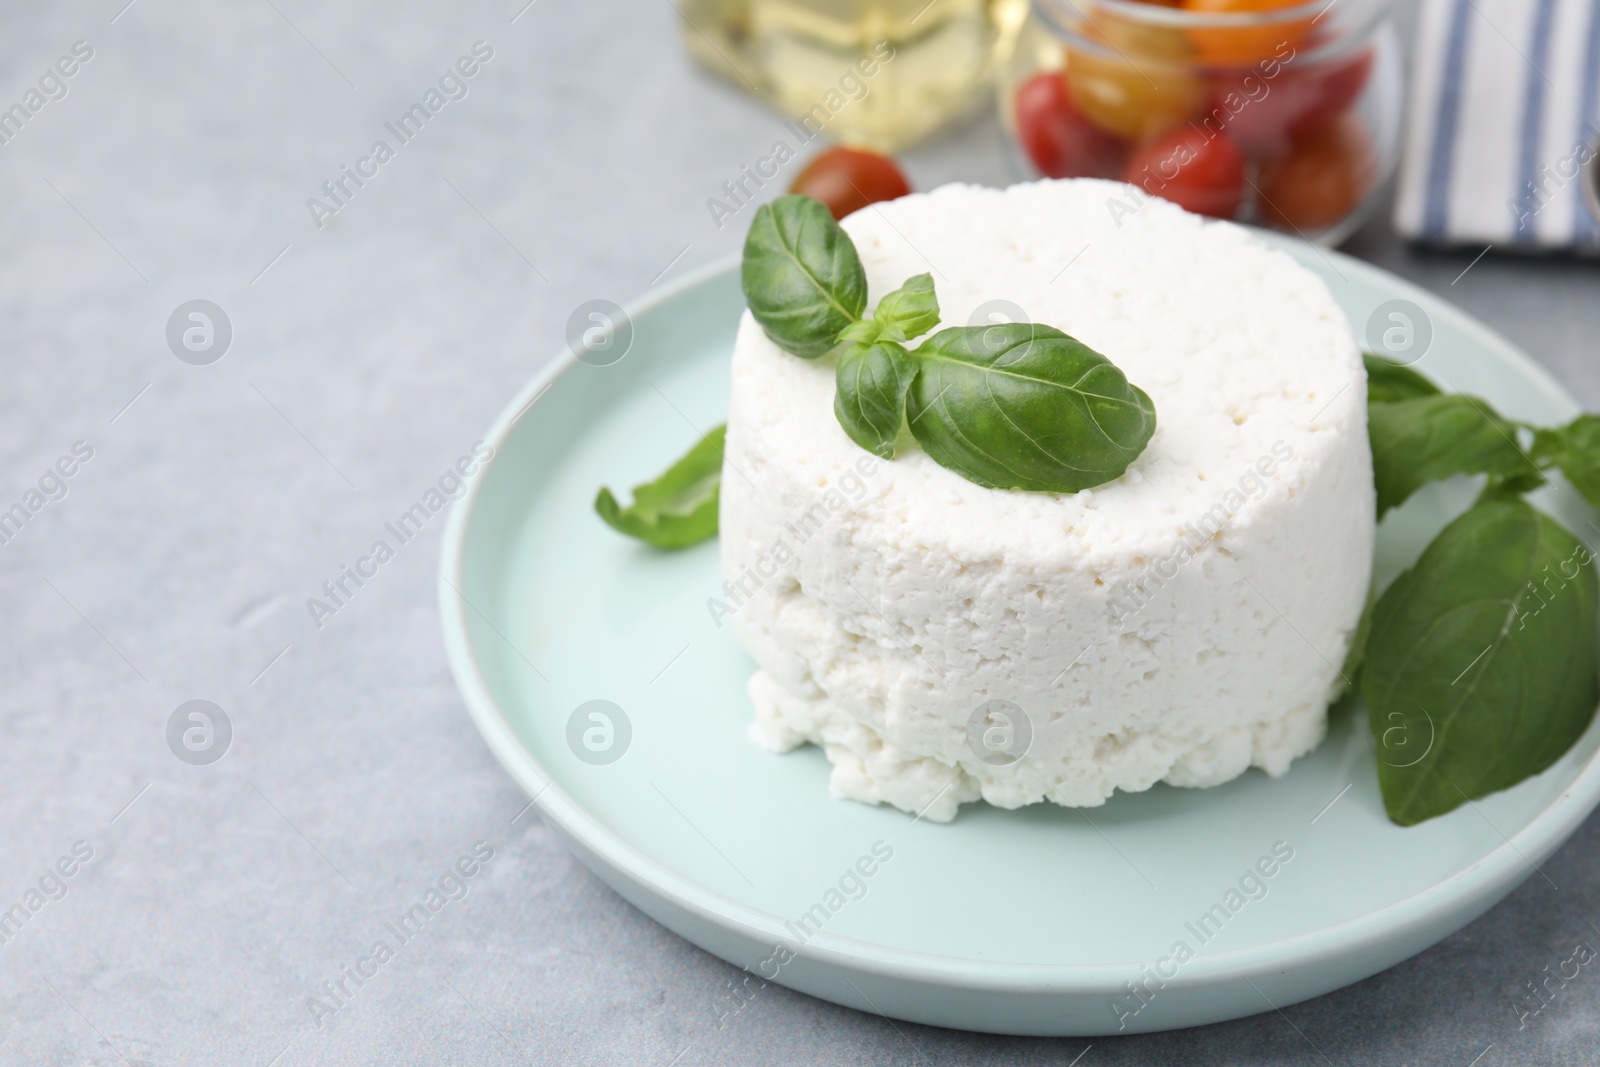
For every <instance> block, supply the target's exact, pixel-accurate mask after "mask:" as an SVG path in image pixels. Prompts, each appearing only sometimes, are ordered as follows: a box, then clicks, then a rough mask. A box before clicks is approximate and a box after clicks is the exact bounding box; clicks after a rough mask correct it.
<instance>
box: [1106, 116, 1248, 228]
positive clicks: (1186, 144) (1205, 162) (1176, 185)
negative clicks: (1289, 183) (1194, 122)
mask: <svg viewBox="0 0 1600 1067" xmlns="http://www.w3.org/2000/svg"><path fill="white" fill-rule="evenodd" d="M1123 181H1126V182H1130V183H1132V184H1134V185H1137V186H1138V187H1139V188H1141V189H1143V190H1144V191H1145V192H1147V193H1149V194H1151V195H1152V196H1159V197H1161V198H1162V199H1165V200H1170V201H1172V202H1173V203H1174V204H1177V205H1178V206H1179V207H1181V208H1183V209H1184V210H1186V211H1193V212H1195V213H1196V214H1199V215H1212V216H1215V217H1217V218H1220V219H1231V218H1233V217H1235V216H1236V215H1237V214H1238V213H1239V205H1240V204H1241V203H1242V202H1243V201H1244V191H1245V159H1244V153H1242V152H1240V151H1239V149H1238V146H1236V145H1235V144H1234V143H1233V142H1232V141H1230V140H1228V139H1227V138H1226V137H1222V136H1220V135H1212V136H1207V135H1206V133H1204V132H1203V131H1201V130H1197V129H1195V128H1194V127H1192V126H1185V127H1184V128H1182V129H1179V130H1173V131H1172V132H1171V133H1168V134H1167V135H1166V136H1164V137H1159V138H1157V139H1156V140H1154V141H1152V142H1150V143H1149V144H1147V145H1145V146H1144V147H1143V148H1141V149H1139V151H1137V152H1135V153H1134V154H1133V158H1132V159H1130V160H1129V161H1128V169H1127V171H1126V172H1125V173H1124V174H1123Z"/></svg>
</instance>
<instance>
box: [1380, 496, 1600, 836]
mask: <svg viewBox="0 0 1600 1067" xmlns="http://www.w3.org/2000/svg"><path fill="white" fill-rule="evenodd" d="M1591 563H1592V557H1591V556H1590V554H1589V550H1588V549H1587V548H1585V547H1584V546H1583V545H1582V544H1581V543H1580V542H1579V541H1578V540H1577V539H1576V538H1575V537H1573V536H1572V535H1571V534H1570V533H1568V532H1567V531H1566V530H1565V529H1563V528H1562V527H1561V526H1560V525H1559V524H1558V523H1556V522H1555V520H1553V519H1551V518H1550V517H1549V516H1547V515H1545V514H1543V513H1542V512H1539V511H1537V510H1535V509H1534V508H1533V507H1531V506H1530V505H1529V504H1527V503H1526V502H1525V501H1522V500H1501V501H1493V502H1490V503H1485V504H1479V505H1477V506H1475V507H1473V508H1470V509H1469V510H1468V511H1467V512H1466V513H1465V514H1463V515H1462V516H1461V517H1460V518H1458V519H1456V520H1455V521H1454V522H1452V523H1451V524H1450V525H1449V526H1446V527H1445V528H1444V530H1443V532H1441V533H1440V534H1439V536H1438V537H1437V538H1435V539H1434V541H1433V543H1432V544H1430V545H1429V546H1428V547H1427V549H1426V550H1424V551H1423V553H1422V557H1421V558H1420V559H1419V560H1417V562H1416V564H1415V565H1414V566H1413V567H1412V568H1411V569H1410V570H1409V571H1406V572H1405V573H1404V574H1402V575H1401V576H1400V577H1399V578H1398V579H1396V580H1395V582H1394V584H1393V585H1391V586H1390V587H1389V589H1388V590H1387V591H1386V592H1385V593H1384V594H1383V596H1382V598H1381V599H1379V601H1378V605H1377V607H1376V608H1375V609H1374V610H1373V616H1372V631H1371V636H1370V639H1369V640H1368V642H1367V660H1366V664H1365V665H1364V666H1363V668H1362V690H1363V692H1364V694H1365V695H1366V698H1367V714H1368V721H1369V723H1370V725H1371V727H1372V733H1373V736H1374V737H1375V738H1377V739H1378V783H1379V785H1380V786H1381V787H1382V790H1383V803H1384V808H1385V809H1386V810H1387V811H1388V813H1389V818H1390V819H1392V820H1393V821H1394V822H1396V823H1399V824H1400V825H1402V826H1412V825H1415V824H1416V823H1419V822H1422V821H1423V820H1425V819H1431V818H1433V817H1434V816H1436V815H1443V814H1444V813H1445V812H1447V811H1451V810H1453V809H1454V808H1456V807H1458V806H1459V805H1461V804H1463V803H1465V802H1466V800H1468V799H1476V798H1478V797H1482V796H1485V795H1487V794H1489V793H1493V792H1495V791H1497V790H1500V789H1507V788H1510V787H1511V786H1513V785H1515V784H1517V783H1518V782H1520V781H1522V780H1523V779H1525V778H1528V777H1530V776H1532V775H1535V774H1538V773H1539V772H1540V771H1542V770H1544V769H1545V768H1547V767H1549V766H1550V765H1551V764H1552V763H1554V762H1555V761H1556V760H1557V759H1558V758H1559V757H1560V756H1561V754H1562V753H1564V752H1566V751H1567V749H1568V748H1570V747H1571V746H1572V744H1573V743H1574V742H1575V741H1577V739H1578V737H1579V736H1580V735H1581V734H1582V733H1583V732H1584V730H1585V729H1587V727H1588V725H1589V722H1590V720H1591V719H1592V718H1593V717H1594V711H1595V701H1596V699H1597V696H1600V693H1597V689H1596V681H1595V637H1596V623H1595V619H1596V600H1597V589H1596V582H1595V575H1594V570H1593V568H1592V567H1591V566H1590V564H1591Z"/></svg>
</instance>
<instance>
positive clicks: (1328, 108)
mask: <svg viewBox="0 0 1600 1067" xmlns="http://www.w3.org/2000/svg"><path fill="white" fill-rule="evenodd" d="M1371 74H1372V51H1371V50H1370V49H1362V50H1361V51H1359V52H1356V53H1354V54H1352V55H1348V56H1341V57H1339V58H1338V59H1335V60H1331V61H1329V62H1326V63H1317V64H1315V65H1313V66H1308V67H1299V66H1296V65H1295V64H1294V62H1293V61H1292V60H1291V61H1290V62H1288V63H1278V62H1277V61H1276V60H1269V61H1267V63H1264V64H1262V65H1261V66H1260V68H1259V69H1258V68H1250V69H1248V70H1242V71H1240V70H1235V71H1227V72H1224V73H1220V74H1218V75H1217V76H1215V77H1214V78H1213V79H1212V85H1213V87H1214V89H1215V92H1216V95H1215V96H1214V97H1213V99H1212V110H1211V111H1210V112H1208V113H1207V119H1208V120H1211V121H1212V122H1213V124H1221V125H1223V126H1224V127H1225V128H1226V129H1227V131H1228V136H1229V137H1231V138H1232V139H1233V140H1234V141H1235V142H1237V143H1238V144H1239V146H1240V147H1241V148H1243V149H1244V150H1245V151H1246V152H1249V153H1251V154H1252V155H1258V156H1274V155H1282V154H1283V153H1285V152H1287V151H1288V150H1289V148H1290V147H1291V145H1292V144H1293V143H1294V141H1295V140H1296V139H1298V138H1300V137H1303V136H1305V135H1306V134H1309V133H1310V132H1312V131H1313V130H1315V129H1317V128H1318V127H1320V126H1324V125H1326V124H1327V123H1329V122H1331V121H1332V120H1333V119H1334V118H1335V117H1337V116H1338V115H1339V113H1340V112H1342V111H1344V110H1346V109H1347V108H1349V107H1350V105H1351V104H1354V103H1355V102H1356V100H1357V99H1358V98H1359V97H1360V96H1361V91H1362V90H1363V89H1365V88H1366V86H1367V79H1368V78H1369V77H1370V76H1371Z"/></svg>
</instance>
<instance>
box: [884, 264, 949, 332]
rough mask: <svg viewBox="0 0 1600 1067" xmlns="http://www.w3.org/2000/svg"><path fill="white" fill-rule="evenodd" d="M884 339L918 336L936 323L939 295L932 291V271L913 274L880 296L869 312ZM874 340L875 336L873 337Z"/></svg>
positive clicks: (937, 321) (937, 322) (937, 319)
mask: <svg viewBox="0 0 1600 1067" xmlns="http://www.w3.org/2000/svg"><path fill="white" fill-rule="evenodd" d="M872 319H873V321H874V322H876V323H877V324H878V325H879V327H880V330H881V332H880V333H879V335H878V336H880V337H882V338H884V339H885V340H888V341H907V340H910V339H911V338H913V337H920V336H922V335H923V334H925V333H927V332H928V331H929V330H931V329H933V328H934V327H935V326H937V325H939V298H938V297H937V296H935V295H934V292H933V275H931V274H914V275H912V276H911V277H910V278H907V279H906V283H905V284H904V285H902V286H901V287H900V288H898V289H896V290H895V291H894V292H892V293H890V294H889V295H888V296H886V297H884V298H883V299H882V300H880V301H878V307H877V309H876V310H875V311H873V313H872ZM874 340H876V338H874Z"/></svg>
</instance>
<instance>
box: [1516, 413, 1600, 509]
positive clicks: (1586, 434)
mask: <svg viewBox="0 0 1600 1067" xmlns="http://www.w3.org/2000/svg"><path fill="white" fill-rule="evenodd" d="M1531 451H1532V453H1533V458H1534V461H1535V462H1536V463H1538V464H1539V465H1540V466H1546V465H1548V464H1551V463H1553V464H1555V466H1557V467H1559V468H1560V470H1561V473H1562V474H1565V475H1566V476H1567V481H1569V482H1571V483H1572V487H1573V488H1574V489H1576V490H1577V491H1578V492H1580V493H1582V494H1583V498H1584V499H1585V500H1587V501H1588V502H1589V503H1591V504H1593V505H1594V506H1596V507H1600V417H1596V416H1594V415H1580V416H1578V417H1577V418H1576V419H1574V420H1573V421H1572V422H1569V423H1567V425H1565V426H1562V427H1559V428H1557V429H1551V430H1538V431H1535V433H1534V435H1533V447H1532V449H1531Z"/></svg>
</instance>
